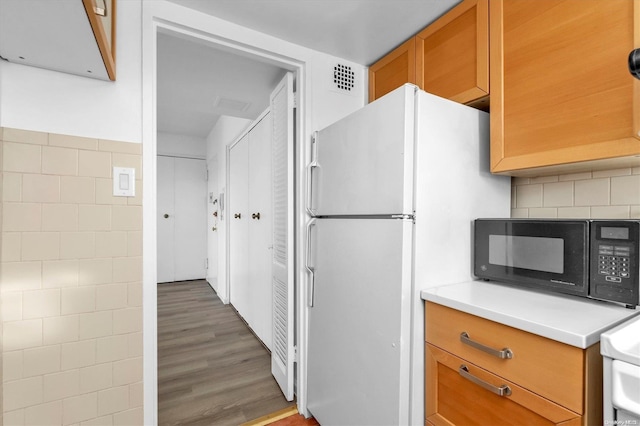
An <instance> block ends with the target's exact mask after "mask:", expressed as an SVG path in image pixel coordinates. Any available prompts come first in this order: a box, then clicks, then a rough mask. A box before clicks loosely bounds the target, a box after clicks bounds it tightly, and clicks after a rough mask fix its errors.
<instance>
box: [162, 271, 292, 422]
mask: <svg viewBox="0 0 640 426" xmlns="http://www.w3.org/2000/svg"><path fill="white" fill-rule="evenodd" d="M290 405H292V403H291V402H288V401H286V400H285V398H284V397H283V395H282V393H281V392H280V389H279V388H278V385H277V383H276V381H275V379H274V378H273V376H271V357H270V354H269V352H268V351H267V350H266V349H265V348H264V347H263V346H262V344H261V343H260V342H259V341H258V339H257V338H256V337H255V336H254V335H253V334H252V333H251V331H250V330H249V328H248V327H247V326H246V324H245V323H244V322H243V321H242V320H241V319H240V318H239V317H238V316H237V315H236V313H235V312H234V311H233V308H232V307H231V306H230V305H224V304H223V303H222V302H221V301H220V299H219V298H218V296H217V295H216V294H215V292H214V291H213V290H212V289H211V287H210V286H209V284H208V283H207V282H206V281H204V280H198V281H184V282H177V283H167V284H159V285H158V423H159V425H207V426H209V425H223V426H226V425H229V426H235V425H239V424H241V423H244V422H247V421H250V420H253V419H256V418H259V417H261V416H264V415H266V414H268V413H271V412H273V411H276V410H280V409H282V408H284V407H287V406H290Z"/></svg>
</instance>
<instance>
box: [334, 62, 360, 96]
mask: <svg viewBox="0 0 640 426" xmlns="http://www.w3.org/2000/svg"><path fill="white" fill-rule="evenodd" d="M332 87H333V88H334V89H335V90H337V91H338V92H341V93H350V94H354V93H355V92H356V89H357V87H356V73H355V72H354V71H353V69H352V68H351V66H349V65H343V64H335V65H334V66H333V86H332Z"/></svg>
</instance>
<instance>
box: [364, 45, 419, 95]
mask: <svg viewBox="0 0 640 426" xmlns="http://www.w3.org/2000/svg"><path fill="white" fill-rule="evenodd" d="M405 83H413V84H417V80H416V39H415V37H412V38H410V39H409V40H407V41H405V42H404V43H402V44H401V45H400V46H398V47H396V48H395V49H394V50H392V51H391V52H389V53H388V54H387V55H386V56H384V57H383V58H382V59H380V60H379V61H378V62H376V63H375V64H373V65H371V66H370V67H369V102H373V101H374V100H376V99H378V98H380V97H382V96H384V95H386V94H387V93H389V92H391V91H392V90H393V89H397V88H398V87H400V86H402V85H403V84H405Z"/></svg>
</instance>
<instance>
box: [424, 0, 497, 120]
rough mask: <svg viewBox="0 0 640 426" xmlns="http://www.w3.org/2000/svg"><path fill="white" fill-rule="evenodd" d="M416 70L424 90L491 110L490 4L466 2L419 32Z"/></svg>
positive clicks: (466, 0)
mask: <svg viewBox="0 0 640 426" xmlns="http://www.w3.org/2000/svg"><path fill="white" fill-rule="evenodd" d="M416 68H417V71H416V75H417V81H418V86H419V87H420V88H422V89H423V90H425V91H427V92H429V93H433V94H434V95H438V96H441V97H443V98H447V99H451V100H453V101H456V102H460V103H463V104H470V105H472V106H476V107H479V108H481V109H488V106H489V103H488V101H489V99H488V96H489V2H488V0H465V1H463V2H462V3H460V4H458V5H457V6H456V7H454V8H453V9H451V10H450V11H449V12H447V13H446V14H444V15H443V16H442V17H440V18H439V19H438V20H437V21H435V22H434V23H432V24H431V25H429V26H428V27H426V28H425V29H424V30H422V31H421V32H419V33H418V35H417V36H416Z"/></svg>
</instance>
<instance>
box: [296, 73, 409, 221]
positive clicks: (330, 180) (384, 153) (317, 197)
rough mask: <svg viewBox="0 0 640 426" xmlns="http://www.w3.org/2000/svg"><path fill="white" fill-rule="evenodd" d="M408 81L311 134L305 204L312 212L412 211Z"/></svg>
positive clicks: (373, 212)
mask: <svg viewBox="0 0 640 426" xmlns="http://www.w3.org/2000/svg"><path fill="white" fill-rule="evenodd" d="M416 90H417V88H416V87H415V86H413V85H405V86H403V87H400V88H399V89H396V90H394V91H393V92H391V93H388V94H387V95H385V96H383V97H382V98H380V99H378V100H376V101H375V102H372V103H370V104H368V105H367V106H365V107H364V108H362V109H360V110H358V111H356V112H355V113H353V114H351V115H349V116H347V117H346V118H344V119H342V120H340V121H338V122H336V123H334V124H332V125H330V126H328V127H326V128H324V129H323V130H320V131H319V132H317V133H316V137H315V138H314V143H313V145H314V147H313V150H312V152H313V154H312V156H313V161H312V162H311V164H310V166H309V168H308V179H309V180H310V182H311V183H310V185H309V191H310V192H309V194H308V197H307V198H308V199H307V209H308V210H309V212H310V213H311V214H312V215H314V216H326V215H389V214H411V213H412V212H413V151H414V137H413V136H414V108H415V105H414V104H415V92H416Z"/></svg>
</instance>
